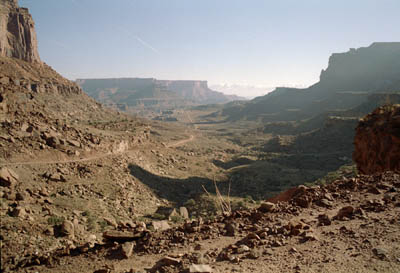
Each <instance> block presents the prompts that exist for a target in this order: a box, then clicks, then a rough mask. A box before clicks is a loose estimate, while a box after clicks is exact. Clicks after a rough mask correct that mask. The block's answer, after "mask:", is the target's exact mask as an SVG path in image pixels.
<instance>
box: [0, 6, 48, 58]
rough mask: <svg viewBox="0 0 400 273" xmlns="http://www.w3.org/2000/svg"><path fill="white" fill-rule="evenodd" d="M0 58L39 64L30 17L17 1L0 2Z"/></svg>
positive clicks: (34, 33)
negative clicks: (11, 58)
mask: <svg viewBox="0 0 400 273" xmlns="http://www.w3.org/2000/svg"><path fill="white" fill-rule="evenodd" d="M0 56H3V57H13V58H18V59H21V60H24V61H27V62H31V63H32V62H38V63H40V62H41V61H40V57H39V53H38V47H37V39H36V32H35V24H34V22H33V19H32V16H31V15H30V14H29V11H28V9H26V8H20V7H19V6H18V1H17V0H0Z"/></svg>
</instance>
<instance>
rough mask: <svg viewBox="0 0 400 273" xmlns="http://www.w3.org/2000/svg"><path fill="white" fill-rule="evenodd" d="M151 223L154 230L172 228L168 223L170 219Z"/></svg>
mask: <svg viewBox="0 0 400 273" xmlns="http://www.w3.org/2000/svg"><path fill="white" fill-rule="evenodd" d="M151 225H152V226H153V228H154V230H159V231H163V230H167V229H170V228H171V226H170V225H169V224H168V221H166V220H163V221H153V222H151Z"/></svg>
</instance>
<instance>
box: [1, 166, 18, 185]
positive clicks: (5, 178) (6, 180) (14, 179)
mask: <svg viewBox="0 0 400 273" xmlns="http://www.w3.org/2000/svg"><path fill="white" fill-rule="evenodd" d="M18 180H19V177H18V175H17V174H16V173H15V172H14V171H13V170H11V169H9V168H6V167H3V168H1V169H0V186H3V187H8V188H11V187H14V186H15V185H16V184H17V183H18Z"/></svg>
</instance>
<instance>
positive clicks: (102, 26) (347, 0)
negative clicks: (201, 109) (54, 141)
mask: <svg viewBox="0 0 400 273" xmlns="http://www.w3.org/2000/svg"><path fill="white" fill-rule="evenodd" d="M20 5H21V6H25V7H28V8H29V9H30V12H31V14H32V15H33V17H34V20H35V22H36V30H37V33H38V39H39V51H40V55H41V58H42V60H44V61H45V62H46V63H47V64H49V65H51V66H52V67H53V68H55V69H56V70H57V71H58V72H60V73H61V74H62V75H64V76H66V77H68V78H70V79H75V78H104V77H155V78H158V79H171V80H183V79H193V80H194V79H196V80H208V81H209V82H211V83H237V84H251V85H264V86H277V85H285V84H300V85H310V84H312V83H314V82H316V81H317V80H318V78H319V73H320V71H321V69H323V68H326V66H327V64H328V58H329V56H330V55H331V54H332V53H333V52H344V51H347V50H348V49H349V48H351V47H363V46H369V45H370V44H371V43H372V42H376V41H380V42H382V41H400V16H399V14H400V1H399V0H302V1H301V0H275V1H269V0H264V1H261V0H241V1H239V0H114V1H110V0H20ZM241 95H246V94H241Z"/></svg>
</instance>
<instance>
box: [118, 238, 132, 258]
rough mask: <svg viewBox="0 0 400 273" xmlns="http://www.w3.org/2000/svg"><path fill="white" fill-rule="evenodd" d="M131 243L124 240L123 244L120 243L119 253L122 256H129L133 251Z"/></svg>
mask: <svg viewBox="0 0 400 273" xmlns="http://www.w3.org/2000/svg"><path fill="white" fill-rule="evenodd" d="M133 246H134V245H133V243H132V242H126V243H124V244H122V245H121V255H122V256H123V257H124V258H126V259H127V258H129V257H130V256H132V253H133Z"/></svg>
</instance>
